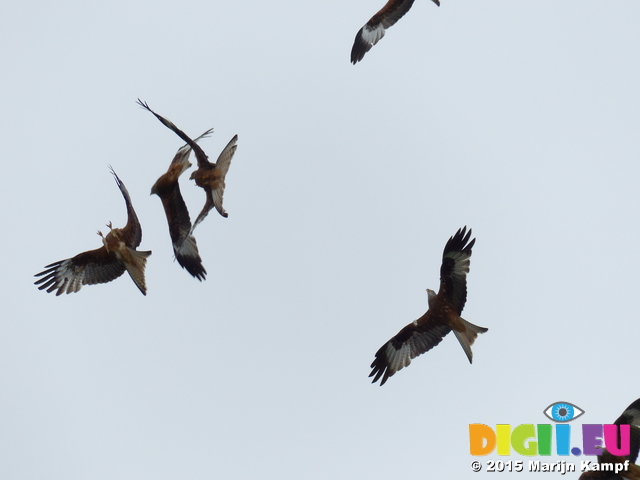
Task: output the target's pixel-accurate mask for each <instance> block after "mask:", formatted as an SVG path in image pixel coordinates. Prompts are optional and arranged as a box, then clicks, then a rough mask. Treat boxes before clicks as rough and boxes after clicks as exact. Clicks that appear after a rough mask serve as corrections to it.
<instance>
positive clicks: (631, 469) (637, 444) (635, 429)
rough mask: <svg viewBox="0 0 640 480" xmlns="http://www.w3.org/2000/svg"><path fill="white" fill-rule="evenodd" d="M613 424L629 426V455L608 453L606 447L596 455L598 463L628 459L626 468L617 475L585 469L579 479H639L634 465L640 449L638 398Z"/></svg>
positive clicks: (639, 400)
mask: <svg viewBox="0 0 640 480" xmlns="http://www.w3.org/2000/svg"><path fill="white" fill-rule="evenodd" d="M614 424H615V425H618V428H619V427H620V425H629V426H630V433H631V435H630V439H629V440H630V445H629V446H630V449H629V455H628V456H626V457H618V456H615V455H612V454H611V453H609V452H608V451H607V450H606V449H605V450H603V452H602V455H598V463H599V464H613V465H616V464H624V463H625V461H629V464H628V470H627V471H621V472H619V473H618V474H617V475H616V474H615V472H614V471H606V470H603V471H598V470H595V471H594V470H592V471H586V472H584V473H583V474H582V475H580V480H619V479H622V478H626V479H628V480H640V467H638V465H636V461H637V460H638V450H640V398H639V399H638V400H636V401H635V402H633V403H632V404H631V405H629V406H628V407H627V408H626V410H625V411H624V412H623V413H622V415H620V416H619V417H618V419H617V420H616V421H615V422H614ZM617 444H618V445H620V430H619V429H618V439H617Z"/></svg>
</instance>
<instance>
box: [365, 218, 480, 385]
mask: <svg viewBox="0 0 640 480" xmlns="http://www.w3.org/2000/svg"><path fill="white" fill-rule="evenodd" d="M466 230H467V227H464V228H461V229H459V230H458V231H457V232H456V234H455V235H454V236H453V237H451V238H449V241H448V242H447V244H446V245H445V247H444V253H443V254H442V266H441V267H440V290H439V291H438V294H437V295H436V293H435V292H434V291H433V290H427V293H428V296H429V309H428V310H427V312H426V313H425V314H424V315H423V316H422V317H420V318H419V319H418V320H416V321H414V322H412V323H410V324H409V325H407V326H406V327H404V328H403V329H402V330H400V332H399V333H398V334H397V335H396V336H395V337H393V338H392V339H391V340H389V341H388V342H387V343H385V344H384V345H383V346H382V347H381V348H380V349H379V350H378V351H377V353H376V358H375V360H374V361H373V363H372V364H371V368H372V369H373V370H372V371H371V374H370V375H369V376H370V377H374V375H375V377H374V379H373V382H372V383H375V382H377V381H378V379H379V378H380V377H382V381H381V382H380V385H384V383H385V382H386V381H387V379H388V378H389V377H390V376H392V375H393V374H394V373H396V372H397V371H398V370H401V369H402V368H404V367H406V366H408V365H409V364H410V363H411V360H412V359H414V358H416V357H417V356H418V355H421V354H423V353H425V352H428V351H429V350H431V349H432V348H433V347H435V346H436V345H438V344H439V343H440V341H441V340H442V339H443V338H444V336H445V335H447V334H448V333H449V332H450V331H451V330H453V333H455V335H456V338H457V339H458V341H459V342H460V345H462V349H463V350H464V353H466V354H467V358H468V359H469V363H471V361H472V358H473V353H472V352H471V345H473V342H474V341H475V339H476V337H477V336H478V334H479V333H484V332H486V331H487V330H488V329H487V328H484V327H479V326H477V325H474V324H472V323H470V322H467V321H466V320H465V319H464V318H462V317H461V316H460V315H461V314H462V309H463V308H464V304H465V303H466V301H467V273H469V264H470V263H471V261H470V260H469V259H470V258H471V248H472V247H473V245H474V243H475V242H476V239H475V238H474V239H473V240H471V241H470V242H469V238H470V237H471V229H469V232H467V231H466Z"/></svg>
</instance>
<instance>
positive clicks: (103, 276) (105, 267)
mask: <svg viewBox="0 0 640 480" xmlns="http://www.w3.org/2000/svg"><path fill="white" fill-rule="evenodd" d="M111 173H112V174H113V176H114V177H115V180H116V184H117V185H118V188H119V189H120V191H121V192H122V196H123V197H124V201H125V203H126V204H127V215H128V218H127V224H126V225H125V227H124V228H113V226H112V224H111V222H109V223H108V224H107V227H109V230H110V232H109V233H108V234H107V236H106V237H105V236H104V235H102V232H100V231H98V235H100V237H102V243H103V246H102V247H100V248H98V249H96V250H89V251H88V252H83V253H80V254H78V255H76V256H75V257H73V258H69V259H67V260H61V261H59V262H55V263H52V264H50V265H47V266H46V267H44V268H45V269H46V270H44V271H42V272H40V273H37V274H36V275H35V276H36V277H42V278H41V279H39V280H38V281H36V282H35V284H36V285H38V284H42V285H40V286H39V287H38V288H39V289H40V290H44V289H45V288H46V289H47V292H49V293H51V292H53V291H54V290H57V292H56V295H61V294H63V293H64V292H65V291H66V292H67V293H72V292H77V291H79V290H80V289H81V288H82V286H83V285H95V284H96V283H107V282H110V281H111V280H115V279H116V278H118V277H119V276H120V275H122V274H123V273H124V272H125V270H126V271H127V272H129V275H130V276H131V279H132V280H133V282H134V283H135V284H136V286H137V287H138V288H139V289H140V291H141V292H142V294H143V295H146V294H147V286H146V284H145V280H144V269H145V266H146V264H147V257H148V256H149V255H151V252H150V251H148V252H138V251H136V247H137V246H138V245H140V242H141V241H142V227H140V222H139V221H138V217H137V215H136V212H135V210H134V209H133V205H132V203H131V197H130V196H129V192H128V191H127V189H126V187H125V186H124V183H122V181H120V178H118V175H116V172H114V171H113V168H112V169H111Z"/></svg>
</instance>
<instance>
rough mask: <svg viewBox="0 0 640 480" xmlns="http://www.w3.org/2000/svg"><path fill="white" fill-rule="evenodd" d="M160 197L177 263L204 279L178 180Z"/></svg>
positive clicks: (203, 271) (196, 276)
mask: <svg viewBox="0 0 640 480" xmlns="http://www.w3.org/2000/svg"><path fill="white" fill-rule="evenodd" d="M159 195H160V194H159ZM160 199H161V200H162V206H163V207H164V213H165V215H166V216H167V223H168V225H169V235H171V243H172V245H173V253H174V254H175V256H176V259H177V260H178V263H179V264H180V265H181V266H182V268H185V269H186V270H187V271H188V272H189V273H190V274H191V275H193V276H194V277H195V278H197V279H198V280H200V281H202V280H204V279H205V275H206V273H207V271H206V270H205V269H204V267H203V266H202V259H201V258H200V254H199V253H198V246H197V245H196V239H195V238H194V237H193V236H192V235H191V219H190V218H189V211H188V210H187V205H186V204H185V203H184V199H183V198H182V194H181V193H180V185H179V184H178V182H177V181H176V182H175V184H174V187H173V188H172V189H171V191H170V192H166V193H164V192H163V194H162V195H160Z"/></svg>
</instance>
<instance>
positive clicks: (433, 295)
mask: <svg viewBox="0 0 640 480" xmlns="http://www.w3.org/2000/svg"><path fill="white" fill-rule="evenodd" d="M437 296H438V294H437V293H436V292H434V291H433V290H431V289H430V288H427V298H428V300H429V308H431V307H432V304H433V301H434V300H435V298H436V297H437Z"/></svg>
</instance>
